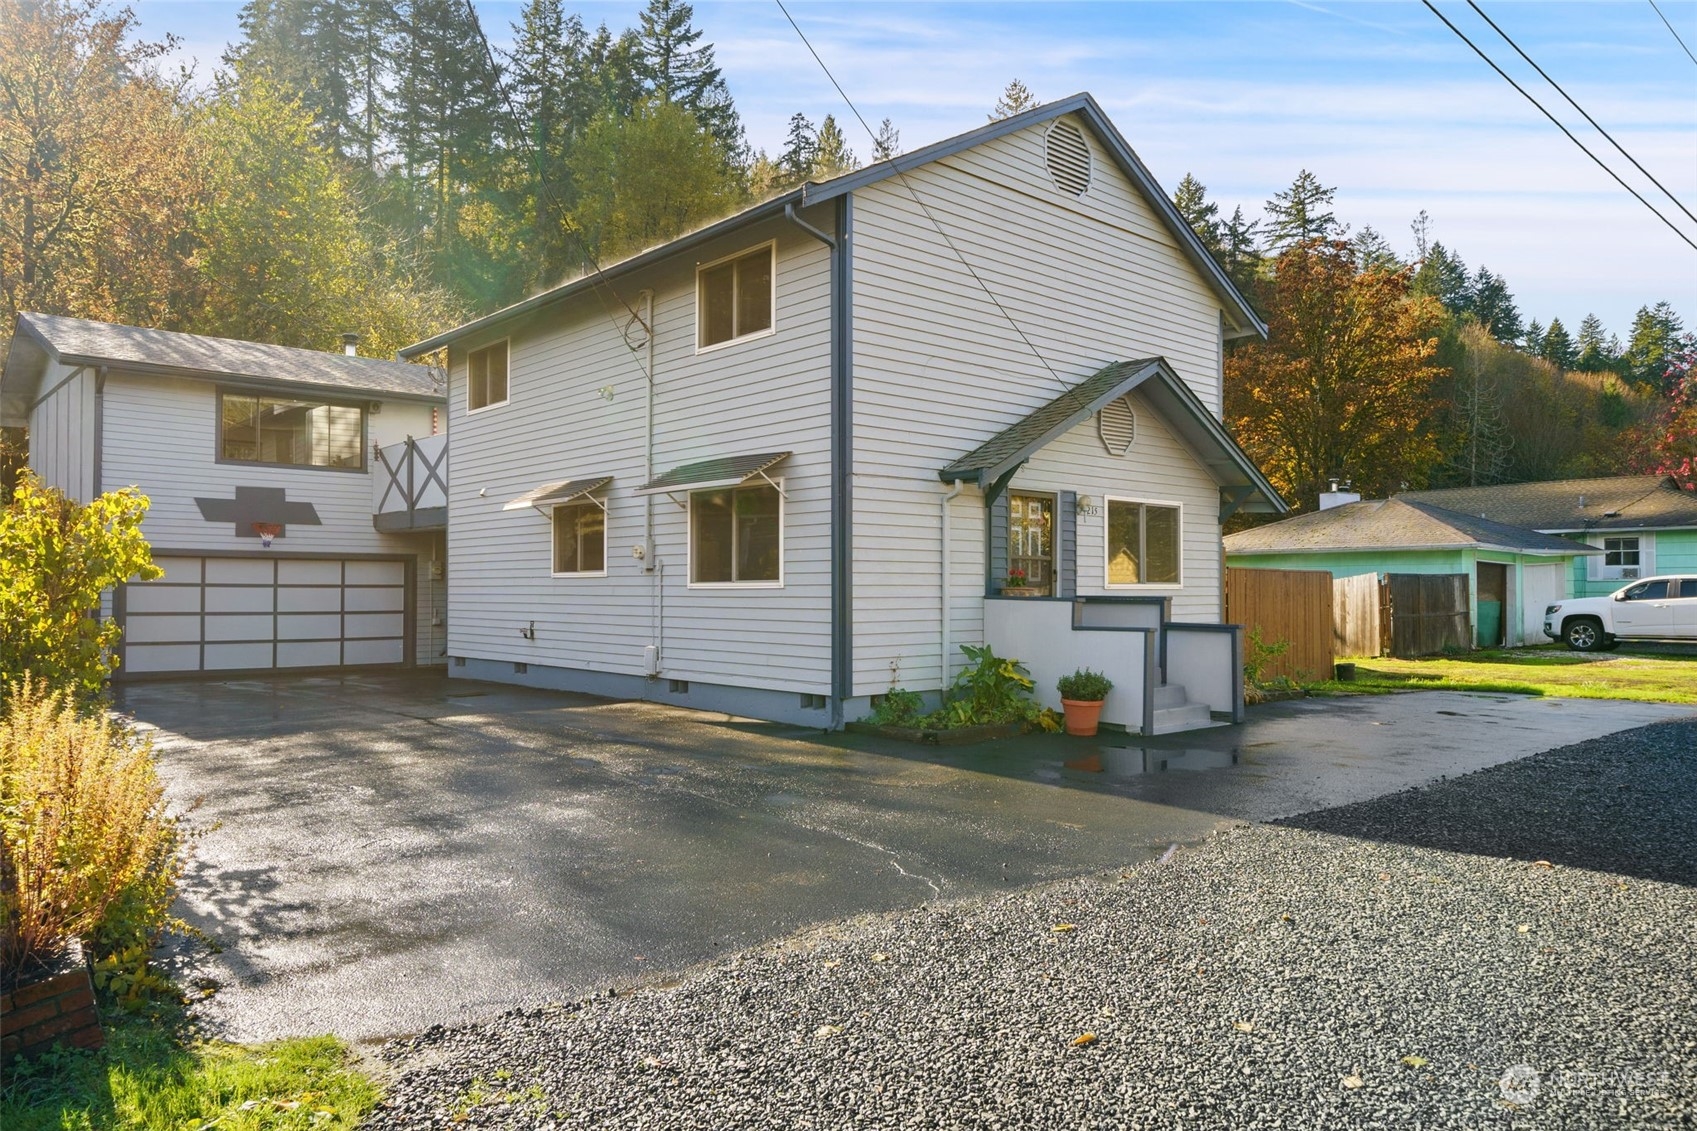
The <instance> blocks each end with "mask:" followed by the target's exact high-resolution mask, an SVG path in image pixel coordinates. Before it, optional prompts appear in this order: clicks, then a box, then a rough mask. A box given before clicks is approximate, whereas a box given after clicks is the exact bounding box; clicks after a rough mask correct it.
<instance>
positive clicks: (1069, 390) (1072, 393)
mask: <svg viewBox="0 0 1697 1131" xmlns="http://www.w3.org/2000/svg"><path fill="white" fill-rule="evenodd" d="M773 3H775V4H777V5H778V11H780V12H782V13H783V14H784V19H786V20H788V21H789V22H790V26H791V27H792V28H794V29H795V33H796V35H798V36H800V37H801V42H802V44H803V46H805V47H806V48H807V51H808V54H810V55H812V56H813V61H814V62H815V63H818V64H819V69H820V70H822V71H824V72H825V77H826V78H828V79H830V80H831V85H832V86H834V87H836V88H837V94H838V95H840V96H841V97H842V100H843V102H844V103H845V104H846V105H847V106H848V108H849V112H850V113H852V114H853V115H854V116H855V120H857V121H858V122H859V123H860V128H861V129H863V130H865V131H866V133H867V136H868V137H870V138H872V139H873V140H874V141H876V140H877V139H878V135H877V134H876V133H874V132H873V129H872V127H871V126H870V125H868V124H867V122H866V119H865V118H864V117H863V116H862V115H861V113H860V110H859V109H858V108H856V106H855V104H854V100H853V99H852V98H850V97H849V96H848V92H847V91H845V90H844V89H843V84H842V83H840V82H838V81H837V76H836V75H833V74H832V73H831V68H830V67H827V66H826V65H825V60H823V59H821V58H820V57H819V52H818V51H816V50H814V48H813V44H812V43H811V42H809V41H808V38H807V33H806V32H804V31H802V30H801V25H800V24H798V23H796V22H795V17H794V16H792V15H790V10H789V9H788V8H786V7H784V0H773ZM890 168H892V169H894V170H895V173H896V177H897V179H898V180H900V181H901V183H902V187H903V188H905V189H907V194H908V195H909V196H911V197H913V202H914V203H915V204H917V205H919V210H920V211H921V212H923V213H925V218H926V219H927V220H929V221H930V222H931V226H932V227H933V228H935V229H937V234H938V235H939V236H942V237H943V242H944V243H945V244H947V245H948V248H949V250H950V251H952V252H953V253H954V256H955V258H956V259H958V260H960V265H961V266H962V267H965V268H966V273H967V274H968V275H971V276H972V281H973V282H975V283H977V284H978V289H979V290H981V291H983V292H984V296H985V297H986V298H988V299H989V300H990V304H991V305H992V306H994V307H995V308H996V310H997V312H998V313H1000V314H1001V316H1002V318H1003V319H1005V320H1006V321H1007V324H1008V325H1009V326H1012V327H1013V332H1014V333H1016V334H1018V335H1019V340H1020V341H1022V342H1024V343H1025V348H1026V349H1028V350H1030V351H1031V356H1033V357H1035V358H1036V359H1037V361H1038V362H1039V363H1040V364H1041V365H1042V366H1043V368H1044V369H1047V370H1048V371H1049V376H1051V377H1053V378H1054V379H1055V383H1056V384H1058V385H1060V387H1061V388H1062V390H1064V391H1065V393H1066V395H1067V396H1069V397H1071V398H1072V401H1073V403H1074V404H1075V405H1077V406H1078V407H1079V408H1080V409H1083V408H1085V407H1086V406H1085V404H1084V402H1083V401H1082V400H1080V399H1079V396H1078V391H1077V390H1076V389H1074V388H1073V387H1072V386H1071V385H1069V384H1068V383H1067V382H1066V380H1065V379H1064V378H1062V377H1061V375H1060V374H1059V373H1056V372H1055V368H1054V366H1052V365H1050V364H1049V361H1048V359H1047V358H1045V357H1044V356H1043V354H1042V353H1041V352H1040V351H1039V350H1038V349H1037V347H1036V346H1035V345H1033V344H1032V342H1031V339H1030V338H1028V337H1026V336H1025V331H1024V330H1022V329H1020V326H1019V323H1018V322H1016V321H1014V318H1013V315H1011V314H1009V313H1008V311H1007V308H1006V307H1005V306H1003V305H1002V303H1001V300H1000V299H998V298H997V297H996V295H995V292H993V291H991V290H990V288H989V286H988V285H987V284H986V283H985V282H984V280H983V279H981V278H980V277H979V275H978V272H977V271H975V270H973V267H972V264H971V263H970V262H968V261H967V258H966V256H965V255H963V254H961V250H960V248H958V247H956V246H955V241H954V240H952V239H950V238H949V233H948V232H946V231H944V230H943V225H942V224H940V223H938V222H937V217H936V216H934V215H933V214H932V212H931V209H930V208H929V207H927V206H926V204H925V201H923V200H921V199H920V197H919V193H918V192H916V191H914V187H913V185H912V183H911V182H909V181H908V179H907V173H906V171H905V170H903V169H902V167H901V158H900V157H899V156H896V157H892V158H890Z"/></svg>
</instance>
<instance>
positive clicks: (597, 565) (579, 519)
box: [554, 499, 607, 577]
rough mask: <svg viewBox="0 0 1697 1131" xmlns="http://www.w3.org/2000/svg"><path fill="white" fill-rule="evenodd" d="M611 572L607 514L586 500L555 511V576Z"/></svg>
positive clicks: (598, 505)
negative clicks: (609, 569)
mask: <svg viewBox="0 0 1697 1131" xmlns="http://www.w3.org/2000/svg"><path fill="white" fill-rule="evenodd" d="M606 572H607V512H606V511H604V510H602V509H601V506H600V504H599V503H594V502H590V501H589V500H587V499H586V500H584V501H582V502H577V503H566V504H564V505H563V506H558V507H555V508H554V576H556V577H561V576H571V575H573V574H583V573H590V574H602V573H606Z"/></svg>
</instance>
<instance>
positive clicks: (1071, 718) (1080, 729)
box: [1061, 699, 1107, 738]
mask: <svg viewBox="0 0 1697 1131" xmlns="http://www.w3.org/2000/svg"><path fill="white" fill-rule="evenodd" d="M1106 702H1107V700H1106V699H1062V700H1061V707H1062V708H1063V709H1064V710H1065V712H1066V726H1067V733H1068V734H1074V735H1077V736H1078V737H1080V738H1089V737H1091V736H1092V735H1094V734H1095V733H1096V728H1097V726H1098V725H1099V724H1100V723H1101V721H1102V704H1103V703H1106Z"/></svg>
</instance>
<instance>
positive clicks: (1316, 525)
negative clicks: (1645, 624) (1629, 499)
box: [1225, 496, 1596, 554]
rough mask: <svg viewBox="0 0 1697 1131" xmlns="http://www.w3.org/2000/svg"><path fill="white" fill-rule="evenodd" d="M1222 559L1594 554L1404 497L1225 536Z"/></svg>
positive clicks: (1565, 541)
mask: <svg viewBox="0 0 1697 1131" xmlns="http://www.w3.org/2000/svg"><path fill="white" fill-rule="evenodd" d="M1225 541H1226V553H1228V554H1301V553H1314V552H1326V551H1336V550H1356V551H1360V550H1439V549H1451V548H1454V549H1461V548H1464V547H1469V546H1471V547H1476V548H1480V547H1489V548H1492V549H1497V550H1509V551H1513V552H1515V553H1523V554H1584V553H1595V552H1596V551H1594V550H1591V549H1589V548H1588V547H1585V546H1582V545H1580V544H1579V543H1577V542H1574V541H1571V540H1569V539H1567V538H1558V537H1556V536H1555V535H1553V534H1540V533H1538V532H1537V531H1536V530H1529V529H1527V528H1526V527H1523V526H1511V525H1509V524H1507V523H1503V522H1493V521H1491V520H1490V519H1485V518H1474V517H1473V516H1471V515H1465V514H1457V513H1456V512H1454V511H1449V510H1445V509H1443V508H1442V507H1435V506H1432V505H1431V504H1430V503H1421V502H1412V501H1409V500H1408V499H1407V498H1406V497H1403V496H1398V497H1396V498H1393V499H1366V500H1363V501H1362V502H1359V503H1346V504H1345V505H1343V506H1341V507H1332V508H1331V509H1329V510H1323V511H1312V512H1310V513H1308V514H1299V515H1296V516H1295V517H1293V518H1287V519H1284V520H1283V521H1281V522H1270V523H1268V524H1267V525H1265V526H1257V527H1255V528H1254V529H1252V530H1241V531H1239V532H1238V533H1236V534H1230V535H1227V536H1226V540H1225Z"/></svg>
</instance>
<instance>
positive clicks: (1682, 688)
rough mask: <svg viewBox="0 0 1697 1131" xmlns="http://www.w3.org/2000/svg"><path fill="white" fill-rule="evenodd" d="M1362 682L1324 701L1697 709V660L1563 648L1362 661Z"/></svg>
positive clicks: (1320, 690)
mask: <svg viewBox="0 0 1697 1131" xmlns="http://www.w3.org/2000/svg"><path fill="white" fill-rule="evenodd" d="M1355 663H1356V676H1357V678H1356V682H1354V683H1338V682H1337V681H1335V680H1327V681H1325V682H1323V683H1319V684H1315V685H1313V686H1312V687H1310V690H1311V691H1313V692H1315V693H1317V694H1322V695H1324V694H1369V695H1370V694H1378V693H1383V692H1387V691H1409V690H1422V691H1507V692H1515V693H1518V694H1522V695H1557V696H1565V697H1568V698H1573V699H1632V700H1636V701H1639V702H1644V703H1697V656H1672V655H1633V654H1625V653H1620V652H1569V651H1567V650H1565V649H1563V648H1560V647H1546V648H1509V649H1487V650H1484V651H1480V652H1472V653H1468V654H1466V655H1463V656H1453V657H1452V656H1434V657H1431V658H1428V659H1421V660H1393V659H1391V658H1390V657H1388V656H1380V657H1376V658H1373V659H1363V660H1357V661H1356V662H1355Z"/></svg>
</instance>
